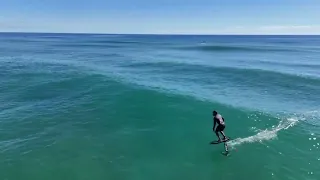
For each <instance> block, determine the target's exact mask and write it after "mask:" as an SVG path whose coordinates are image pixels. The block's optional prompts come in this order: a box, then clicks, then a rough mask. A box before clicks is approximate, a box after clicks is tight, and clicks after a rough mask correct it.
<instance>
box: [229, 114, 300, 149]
mask: <svg viewBox="0 0 320 180" xmlns="http://www.w3.org/2000/svg"><path fill="white" fill-rule="evenodd" d="M297 122H298V119H296V118H289V119H285V120H282V121H280V123H279V124H278V126H277V127H273V128H272V129H270V130H268V129H266V130H263V131H260V132H259V133H257V134H256V135H253V136H249V137H246V138H237V139H235V140H231V141H229V142H228V145H230V146H231V147H233V146H237V145H240V144H244V143H254V142H262V141H267V140H271V139H274V138H276V137H277V133H278V132H279V131H281V130H286V129H288V128H290V127H292V126H294V125H295V124H296V123H297Z"/></svg>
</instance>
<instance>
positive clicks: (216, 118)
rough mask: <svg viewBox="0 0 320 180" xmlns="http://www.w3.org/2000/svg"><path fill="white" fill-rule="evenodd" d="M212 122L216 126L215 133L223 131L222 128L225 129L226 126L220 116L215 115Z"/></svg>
mask: <svg viewBox="0 0 320 180" xmlns="http://www.w3.org/2000/svg"><path fill="white" fill-rule="evenodd" d="M214 121H215V122H216V123H217V124H218V126H217V128H216V132H221V131H223V130H224V128H225V127H226V125H225V124H224V118H223V117H222V116H221V115H220V114H217V115H216V116H215V117H214Z"/></svg>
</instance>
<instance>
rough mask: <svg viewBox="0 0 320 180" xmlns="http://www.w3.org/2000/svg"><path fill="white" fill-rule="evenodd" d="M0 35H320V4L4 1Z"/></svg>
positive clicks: (316, 0) (308, 0)
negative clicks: (24, 33)
mask: <svg viewBox="0 0 320 180" xmlns="http://www.w3.org/2000/svg"><path fill="white" fill-rule="evenodd" d="M0 32H58V33H112V34H114V33H115V34H320V0H0Z"/></svg>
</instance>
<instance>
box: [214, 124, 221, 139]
mask: <svg viewBox="0 0 320 180" xmlns="http://www.w3.org/2000/svg"><path fill="white" fill-rule="evenodd" d="M219 131H220V127H219V126H218V127H217V129H216V131H215V132H216V135H217V137H218V141H221V139H220V135H219Z"/></svg>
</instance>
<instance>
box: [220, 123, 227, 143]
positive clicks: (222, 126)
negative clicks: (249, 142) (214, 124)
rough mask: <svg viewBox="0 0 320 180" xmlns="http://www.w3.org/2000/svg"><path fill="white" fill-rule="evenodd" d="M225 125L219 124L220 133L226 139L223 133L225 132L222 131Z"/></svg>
mask: <svg viewBox="0 0 320 180" xmlns="http://www.w3.org/2000/svg"><path fill="white" fill-rule="evenodd" d="M225 127H226V126H224V125H221V128H220V133H221V134H222V136H223V138H224V140H226V139H227V137H226V135H225V134H224V132H223V130H224V128H225Z"/></svg>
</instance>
